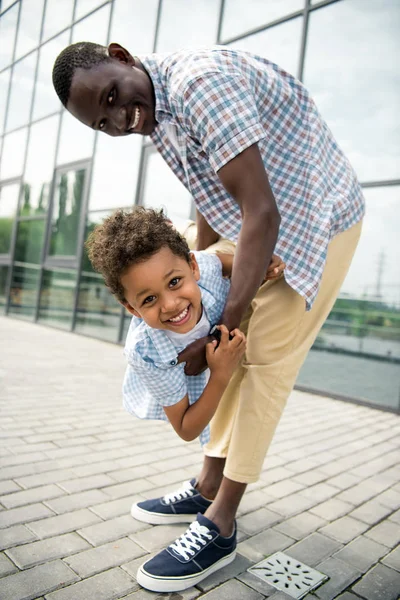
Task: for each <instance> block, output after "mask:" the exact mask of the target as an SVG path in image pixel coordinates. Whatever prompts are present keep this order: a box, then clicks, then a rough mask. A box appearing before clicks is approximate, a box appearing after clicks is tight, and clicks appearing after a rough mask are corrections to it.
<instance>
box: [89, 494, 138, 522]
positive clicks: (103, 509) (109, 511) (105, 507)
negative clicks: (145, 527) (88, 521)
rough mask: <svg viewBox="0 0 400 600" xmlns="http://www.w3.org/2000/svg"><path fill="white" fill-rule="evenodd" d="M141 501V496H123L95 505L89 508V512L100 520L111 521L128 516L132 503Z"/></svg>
mask: <svg viewBox="0 0 400 600" xmlns="http://www.w3.org/2000/svg"><path fill="white" fill-rule="evenodd" d="M142 500H144V498H143V497H142V496H124V497H123V498H117V499H116V500H109V501H108V502H102V503H101V504H95V505H94V506H91V507H90V510H91V511H93V512H94V513H96V515H99V517H101V518H102V519H112V518H114V517H120V516H122V515H129V514H130V512H131V506H132V504H133V503H134V502H141V501H142Z"/></svg>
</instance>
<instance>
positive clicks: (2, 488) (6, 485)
mask: <svg viewBox="0 0 400 600" xmlns="http://www.w3.org/2000/svg"><path fill="white" fill-rule="evenodd" d="M20 491H21V488H20V486H19V485H17V484H16V483H15V481H12V480H11V479H5V480H4V481H0V496H3V495H4V494H11V493H12V492H20Z"/></svg>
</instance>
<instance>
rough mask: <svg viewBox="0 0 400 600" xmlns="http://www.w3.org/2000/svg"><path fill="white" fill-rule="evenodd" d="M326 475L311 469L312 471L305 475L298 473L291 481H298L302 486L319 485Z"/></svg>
mask: <svg viewBox="0 0 400 600" xmlns="http://www.w3.org/2000/svg"><path fill="white" fill-rule="evenodd" d="M326 477H327V475H326V473H322V472H321V471H318V469H313V470H312V471H306V472H305V473H299V474H298V475H296V476H295V477H294V479H293V481H298V482H299V483H302V484H303V485H314V484H316V483H320V482H321V481H324V480H325V479H326Z"/></svg>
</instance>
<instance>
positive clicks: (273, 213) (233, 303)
mask: <svg viewBox="0 0 400 600" xmlns="http://www.w3.org/2000/svg"><path fill="white" fill-rule="evenodd" d="M218 176H219V178H220V179H221V182H222V184H223V185H224V187H225V189H226V190H227V191H228V192H229V193H230V194H231V196H232V197H233V198H234V199H235V201H236V202H237V203H238V205H239V207H240V211H241V214H242V227H241V230H240V234H239V239H238V243H237V248H236V252H235V260H234V264H233V270H232V278H231V289H230V292H229V296H228V298H227V301H226V305H225V309H224V311H223V314H222V317H221V319H220V322H221V323H224V325H226V326H227V328H228V330H232V329H235V328H236V327H238V326H239V325H240V321H241V319H242V317H243V315H244V313H245V311H246V309H247V307H248V306H249V304H250V302H251V300H252V299H253V298H254V296H255V294H256V292H257V289H258V288H259V286H260V284H261V282H262V281H263V279H264V277H265V273H266V272H267V267H268V265H269V263H270V261H271V257H272V253H273V250H274V247H275V244H276V240H277V238H278V232H279V224H280V215H279V211H278V208H277V206H276V202H275V198H274V195H273V192H272V190H271V187H270V185H269V181H268V176H267V173H266V171H265V167H264V163H263V161H262V158H261V155H260V151H259V149H258V146H257V144H253V145H252V146H250V147H249V148H247V149H246V150H244V151H243V152H242V153H241V154H238V155H237V156H235V158H233V159H232V160H231V161H230V162H229V163H227V164H226V165H224V166H223V167H222V168H221V169H220V170H219V171H218ZM206 343H207V338H202V339H201V340H197V341H196V342H193V344H191V345H190V346H188V348H186V349H185V350H184V351H183V352H182V353H181V354H180V355H179V360H180V362H183V361H186V366H185V373H186V374H187V375H196V374H197V373H199V372H201V370H203V369H204V368H205V364H206V363H205V344H206Z"/></svg>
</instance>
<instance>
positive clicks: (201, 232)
mask: <svg viewBox="0 0 400 600" xmlns="http://www.w3.org/2000/svg"><path fill="white" fill-rule="evenodd" d="M196 225H197V243H196V250H205V249H206V248H208V247H209V246H211V245H212V244H215V242H217V241H218V240H219V235H218V233H216V232H215V231H214V229H212V228H211V226H210V225H209V224H208V223H207V221H206V220H205V218H204V217H203V215H202V214H201V213H200V212H199V211H198V210H197V209H196Z"/></svg>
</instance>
